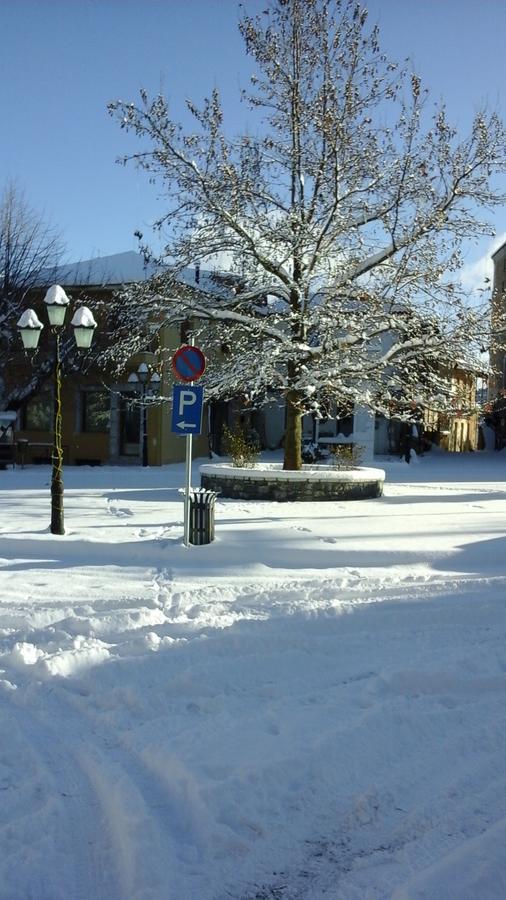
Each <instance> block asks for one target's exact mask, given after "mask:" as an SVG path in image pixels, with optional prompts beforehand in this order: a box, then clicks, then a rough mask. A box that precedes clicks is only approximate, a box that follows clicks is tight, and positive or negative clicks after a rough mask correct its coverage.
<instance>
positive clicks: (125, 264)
mask: <svg viewBox="0 0 506 900" xmlns="http://www.w3.org/2000/svg"><path fill="white" fill-rule="evenodd" d="M160 271H162V270H161V269H160V268H159V267H158V266H156V265H155V264H154V263H146V261H145V259H144V257H143V256H142V254H141V253H135V251H134V250H127V251H126V252H125V253H114V254H113V255H112V256H97V257H96V258H95V259H83V260H80V261H79V262H75V263H68V264H66V265H64V266H58V267H57V268H56V269H47V270H44V271H43V272H41V275H40V278H39V284H40V285H41V286H44V285H46V284H53V283H56V284H59V285H62V286H63V287H77V286H79V287H118V286H119V285H124V284H138V283H139V282H142V281H148V280H149V279H150V278H152V277H153V275H156V274H157V273H159V272H160ZM213 275H214V273H213V272H210V271H207V270H206V271H204V270H200V269H199V284H200V285H201V287H203V288H204V289H206V290H213V291H217V290H219V288H218V286H217V285H216V284H215V283H214V282H213V280H212V279H213ZM180 280H181V281H182V282H183V283H184V284H195V282H196V270H195V269H194V268H190V267H188V268H187V269H184V270H183V271H182V272H181V275H180Z"/></svg>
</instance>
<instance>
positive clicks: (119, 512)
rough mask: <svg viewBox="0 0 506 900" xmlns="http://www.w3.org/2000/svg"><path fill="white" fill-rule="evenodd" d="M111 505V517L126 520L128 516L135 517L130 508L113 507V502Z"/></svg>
mask: <svg viewBox="0 0 506 900" xmlns="http://www.w3.org/2000/svg"><path fill="white" fill-rule="evenodd" d="M108 503H109V512H110V514H111V516H116V517H117V518H118V519H124V518H125V517H126V516H133V512H132V510H131V509H129V508H128V506H113V505H112V502H111V500H109V501H108Z"/></svg>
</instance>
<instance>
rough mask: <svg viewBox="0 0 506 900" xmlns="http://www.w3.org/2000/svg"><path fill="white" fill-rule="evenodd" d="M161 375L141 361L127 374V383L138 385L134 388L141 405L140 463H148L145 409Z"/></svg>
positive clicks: (156, 393)
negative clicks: (134, 370) (138, 395)
mask: <svg viewBox="0 0 506 900" xmlns="http://www.w3.org/2000/svg"><path fill="white" fill-rule="evenodd" d="M161 380H162V379H161V377H160V375H159V374H158V372H153V371H152V370H151V369H150V368H149V366H148V365H147V364H146V363H145V362H142V363H140V364H139V365H138V366H137V371H136V372H131V373H130V375H129V376H128V383H129V384H135V385H138V387H137V388H136V389H137V390H138V391H139V393H140V405H141V435H142V438H141V447H142V465H143V466H147V464H148V428H147V415H146V409H147V407H148V406H149V405H150V403H152V402H153V400H154V398H155V397H156V396H158V394H159V392H160V382H161Z"/></svg>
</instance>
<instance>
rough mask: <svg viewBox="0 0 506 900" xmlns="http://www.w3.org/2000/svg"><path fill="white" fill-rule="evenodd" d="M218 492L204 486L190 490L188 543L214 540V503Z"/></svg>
mask: <svg viewBox="0 0 506 900" xmlns="http://www.w3.org/2000/svg"><path fill="white" fill-rule="evenodd" d="M217 496H218V493H217V492H216V491H208V490H206V489H205V488H192V490H191V491H190V523H189V524H190V528H189V537H188V540H189V542H190V544H210V543H211V542H212V541H214V504H215V502H216V497H217Z"/></svg>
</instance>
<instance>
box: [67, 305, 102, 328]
mask: <svg viewBox="0 0 506 900" xmlns="http://www.w3.org/2000/svg"><path fill="white" fill-rule="evenodd" d="M70 324H71V325H73V326H74V328H96V327H97V323H96V322H95V319H94V316H93V313H92V311H91V309H88V307H87V306H80V307H79V309H76V311H75V313H74V316H73V319H72V322H71V323H70Z"/></svg>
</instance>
